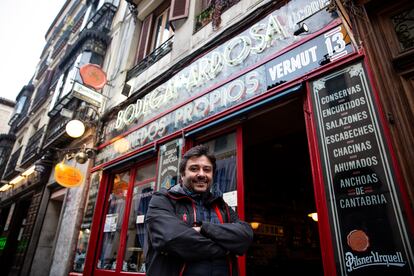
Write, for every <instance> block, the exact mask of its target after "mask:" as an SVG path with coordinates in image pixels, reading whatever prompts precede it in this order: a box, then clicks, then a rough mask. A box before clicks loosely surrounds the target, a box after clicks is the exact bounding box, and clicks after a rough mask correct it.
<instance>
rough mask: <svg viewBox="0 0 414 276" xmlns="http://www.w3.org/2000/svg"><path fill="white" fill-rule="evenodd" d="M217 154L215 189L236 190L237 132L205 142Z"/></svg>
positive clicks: (224, 191)
mask: <svg viewBox="0 0 414 276" xmlns="http://www.w3.org/2000/svg"><path fill="white" fill-rule="evenodd" d="M205 144H206V145H207V146H209V148H210V151H211V152H213V153H214V154H215V155H216V158H217V160H216V165H217V168H216V171H215V173H214V184H213V189H219V190H220V191H221V192H222V193H227V192H231V191H235V190H236V189H237V186H236V175H237V174H236V133H230V134H227V135H224V136H220V137H218V138H216V139H214V140H211V141H209V142H207V143H205Z"/></svg>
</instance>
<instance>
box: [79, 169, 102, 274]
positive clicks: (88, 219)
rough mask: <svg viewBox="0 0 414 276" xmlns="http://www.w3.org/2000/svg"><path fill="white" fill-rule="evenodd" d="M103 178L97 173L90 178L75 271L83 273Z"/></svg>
mask: <svg viewBox="0 0 414 276" xmlns="http://www.w3.org/2000/svg"><path fill="white" fill-rule="evenodd" d="M101 178H102V173H101V172H95V173H93V174H92V175H91V177H90V179H91V180H90V186H89V191H88V197H87V202H86V205H85V206H86V207H85V211H84V214H83V219H82V224H81V228H80V231H79V237H78V243H77V245H76V252H75V259H74V260H73V271H75V272H83V269H84V266H85V257H86V252H87V250H88V245H89V238H90V233H91V224H92V217H93V214H94V210H95V205H96V197H97V195H98V188H99V183H100V181H101Z"/></svg>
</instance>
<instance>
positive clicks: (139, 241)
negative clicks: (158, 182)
mask: <svg viewBox="0 0 414 276" xmlns="http://www.w3.org/2000/svg"><path fill="white" fill-rule="evenodd" d="M154 189H155V181H151V182H147V183H145V184H139V183H136V186H135V187H134V195H133V199H132V204H131V211H130V213H129V223H128V236H127V244H126V248H125V254H124V262H123V265H122V270H123V271H131V272H145V265H144V264H145V260H144V254H143V248H144V240H145V236H144V217H145V214H146V213H147V209H148V204H149V201H150V199H151V196H152V193H153V192H154Z"/></svg>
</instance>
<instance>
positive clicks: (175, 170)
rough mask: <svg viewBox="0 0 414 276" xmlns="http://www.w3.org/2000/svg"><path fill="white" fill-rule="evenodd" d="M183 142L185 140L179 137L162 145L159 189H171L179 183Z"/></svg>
mask: <svg viewBox="0 0 414 276" xmlns="http://www.w3.org/2000/svg"><path fill="white" fill-rule="evenodd" d="M182 144H183V140H182V139H177V140H174V141H171V142H169V143H167V144H165V145H162V146H161V147H160V151H159V158H158V160H159V162H158V164H159V165H158V166H159V167H158V177H157V181H158V183H157V187H158V189H161V188H166V189H169V188H170V187H172V186H174V185H175V184H177V183H178V176H179V164H180V160H181V149H182Z"/></svg>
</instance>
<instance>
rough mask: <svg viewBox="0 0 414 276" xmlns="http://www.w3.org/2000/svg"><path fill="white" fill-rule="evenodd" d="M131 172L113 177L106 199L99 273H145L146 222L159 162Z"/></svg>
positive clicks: (98, 266)
mask: <svg viewBox="0 0 414 276" xmlns="http://www.w3.org/2000/svg"><path fill="white" fill-rule="evenodd" d="M130 172H131V173H130ZM132 172H133V170H131V171H127V172H122V173H117V174H114V177H113V181H112V185H111V192H110V194H109V197H108V199H107V202H108V207H107V212H106V216H105V218H104V225H103V236H102V240H101V247H100V253H99V255H98V258H99V259H98V264H97V268H98V269H105V270H113V271H116V272H120V271H125V272H145V262H144V253H143V248H144V241H145V234H144V218H145V214H146V213H147V209H148V204H149V201H150V199H151V196H152V193H153V191H154V189H155V172H156V162H155V161H154V162H151V163H146V164H144V165H142V166H139V167H138V168H137V169H136V173H135V174H134V173H132ZM130 175H135V179H134V180H131V181H130ZM131 185H133V187H131ZM129 206H130V207H129ZM126 208H129V209H127V210H125V209H126ZM124 217H125V221H124ZM126 228H127V229H126ZM125 230H126V231H125ZM121 241H126V242H121Z"/></svg>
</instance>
